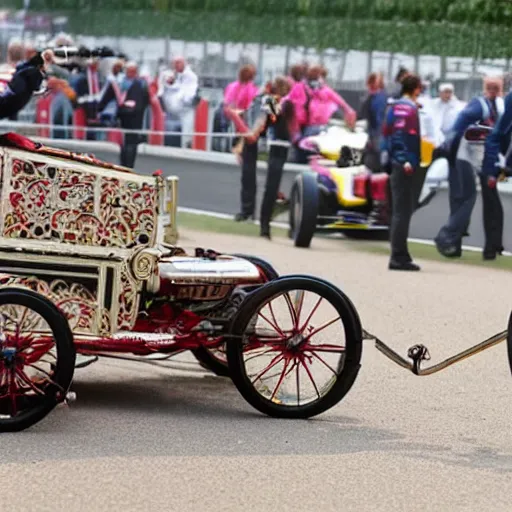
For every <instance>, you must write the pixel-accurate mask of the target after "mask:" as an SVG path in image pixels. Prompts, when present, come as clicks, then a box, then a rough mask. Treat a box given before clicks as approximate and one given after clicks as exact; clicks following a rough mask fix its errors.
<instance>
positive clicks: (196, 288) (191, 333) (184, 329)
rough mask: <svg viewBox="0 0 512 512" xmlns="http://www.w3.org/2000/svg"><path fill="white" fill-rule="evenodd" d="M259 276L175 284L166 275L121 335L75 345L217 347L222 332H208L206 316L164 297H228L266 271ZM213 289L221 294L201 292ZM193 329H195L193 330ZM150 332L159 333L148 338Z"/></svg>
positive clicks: (139, 349) (86, 349) (87, 350)
mask: <svg viewBox="0 0 512 512" xmlns="http://www.w3.org/2000/svg"><path fill="white" fill-rule="evenodd" d="M258 269H259V272H260V280H259V281H258V282H255V281H254V280H253V281H251V282H250V283H247V282H244V281H243V280H240V282H237V283H230V284H210V285H206V284H200V285H196V284H186V285H176V284H173V283H171V282H170V280H167V279H161V282H160V292H159V294H158V296H157V298H156V301H155V303H154V304H151V305H150V306H149V307H148V308H147V309H146V310H145V311H142V312H141V313H139V317H138V319H137V322H136V324H135V326H134V328H133V329H132V330H131V331H130V332H126V333H123V335H121V336H116V337H108V338H79V337H78V338H76V339H75V346H76V350H77V352H78V353H81V354H87V355H89V354H99V353H105V352H117V353H129V354H135V355H149V354H154V353H157V352H158V353H173V352H182V351H185V350H194V349H197V348H199V347H206V348H216V347H219V346H221V345H222V344H223V343H224V341H225V340H224V336H225V333H224V332H216V333H214V332H213V331H211V332H209V331H208V330H207V329H204V328H201V326H200V325H199V324H201V322H204V321H205V320H206V319H205V318H204V317H202V316H200V315H197V314H195V313H194V312H192V311H189V310H187V309H182V308H180V307H178V306H175V305H174V304H173V303H172V302H170V301H168V300H166V298H167V297H170V296H173V297H179V296H180V295H181V296H186V297H187V298H190V297H193V298H195V300H196V301H197V302H204V301H208V300H210V301H212V302H213V301H215V300H219V299H220V300H222V299H224V298H226V299H227V298H228V297H229V296H230V295H231V293H233V291H234V290H235V289H236V288H237V287H238V286H244V285H251V286H254V285H261V284H264V283H266V282H268V278H267V276H266V274H265V272H264V271H263V270H262V269H261V268H259V267H258ZM205 287H210V288H213V289H216V291H217V292H218V293H220V295H216V296H214V294H213V292H214V290H212V291H211V292H210V296H208V295H206V296H205V294H204V291H203V289H204V288H205ZM194 329H195V330H194ZM148 334H149V335H151V334H154V335H159V336H158V339H153V340H152V339H151V336H148Z"/></svg>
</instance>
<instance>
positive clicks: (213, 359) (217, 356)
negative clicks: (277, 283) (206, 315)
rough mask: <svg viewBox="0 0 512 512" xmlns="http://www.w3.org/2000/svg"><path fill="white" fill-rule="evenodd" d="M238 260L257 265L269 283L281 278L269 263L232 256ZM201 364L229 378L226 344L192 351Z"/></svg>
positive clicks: (248, 256)
mask: <svg viewBox="0 0 512 512" xmlns="http://www.w3.org/2000/svg"><path fill="white" fill-rule="evenodd" d="M232 256H235V257H237V258H243V259H245V260H247V261H250V262H251V263H252V264H254V265H256V266H257V267H258V268H259V269H260V272H261V274H262V276H263V277H264V278H265V279H266V280H267V281H273V280H274V279H277V278H278V277H279V274H278V273H277V271H276V269H275V268H274V267H273V266H272V265H271V264H270V263H268V262H267V261H265V260H263V259H261V258H258V257H257V256H251V255H247V254H232ZM192 352H193V354H194V356H195V357H196V359H197V360H198V362H199V364H200V365H201V366H202V367H203V368H206V369H207V370H210V371H211V372H213V373H215V375H217V376H218V377H229V367H228V360H227V355H226V344H225V343H223V344H222V345H220V346H219V347H218V348H213V349H212V348H205V347H199V348H197V349H195V350H193V351H192Z"/></svg>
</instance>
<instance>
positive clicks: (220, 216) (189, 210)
mask: <svg viewBox="0 0 512 512" xmlns="http://www.w3.org/2000/svg"><path fill="white" fill-rule="evenodd" d="M178 211H179V212H183V213H191V214H193V215H205V216H207V217H214V218H217V219H226V220H232V219H233V217H234V216H233V215H230V214H228V213H219V212H211V211H208V210H198V209H196V208H185V207H178ZM249 222H250V221H249ZM254 224H256V225H259V224H260V223H259V221H254ZM270 225H271V226H275V227H279V228H284V229H288V228H289V227H290V225H289V224H288V223H286V222H271V223H270ZM408 241H409V242H412V243H416V244H422V245H429V246H431V247H435V245H436V244H435V242H433V241H432V240H424V239H422V238H409V239H408ZM462 250H463V251H470V252H481V251H482V248H481V247H475V246H472V245H463V246H462ZM503 256H512V253H511V252H508V251H503Z"/></svg>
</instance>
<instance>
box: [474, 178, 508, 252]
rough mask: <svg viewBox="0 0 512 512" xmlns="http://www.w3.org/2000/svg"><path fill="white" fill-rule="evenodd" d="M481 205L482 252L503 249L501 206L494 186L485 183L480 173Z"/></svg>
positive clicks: (485, 180) (485, 179)
mask: <svg viewBox="0 0 512 512" xmlns="http://www.w3.org/2000/svg"><path fill="white" fill-rule="evenodd" d="M480 185H481V190H482V207H483V213H484V231H485V246H484V253H488V254H489V253H490V254H495V253H496V252H501V251H503V206H502V205H501V199H500V194H499V192H498V189H497V188H496V187H494V188H491V187H489V185H488V184H487V176H482V175H480Z"/></svg>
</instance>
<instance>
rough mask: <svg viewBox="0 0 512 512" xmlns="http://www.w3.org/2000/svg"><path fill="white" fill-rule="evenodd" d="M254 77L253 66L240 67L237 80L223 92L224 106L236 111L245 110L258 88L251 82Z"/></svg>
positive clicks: (254, 70) (254, 69)
mask: <svg viewBox="0 0 512 512" xmlns="http://www.w3.org/2000/svg"><path fill="white" fill-rule="evenodd" d="M255 76H256V68H255V67H254V66H252V65H251V64H248V65H246V66H242V67H241V68H240V71H239V72H238V80H237V81H236V82H231V83H230V84H229V85H228V86H227V87H226V90H225V91H224V105H225V106H228V107H231V108H234V109H236V110H247V109H248V108H249V107H250V105H251V103H252V101H253V100H254V98H255V97H256V96H257V95H258V87H257V86H256V85H255V84H254V82H253V80H254V77H255Z"/></svg>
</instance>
